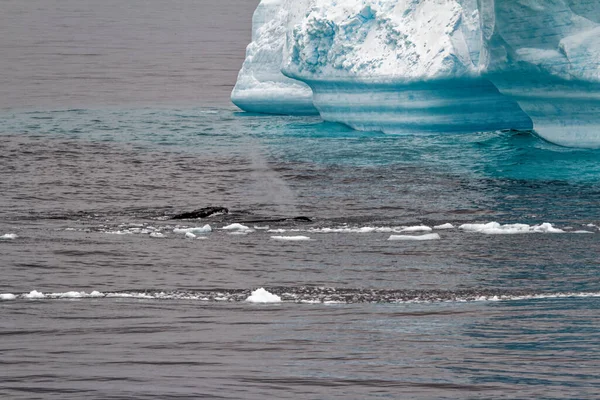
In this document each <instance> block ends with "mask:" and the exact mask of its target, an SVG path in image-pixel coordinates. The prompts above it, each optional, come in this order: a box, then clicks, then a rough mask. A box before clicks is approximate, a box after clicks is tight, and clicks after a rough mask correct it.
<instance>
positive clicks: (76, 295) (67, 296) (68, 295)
mask: <svg viewBox="0 0 600 400" xmlns="http://www.w3.org/2000/svg"><path fill="white" fill-rule="evenodd" d="M49 296H50V297H58V298H61V299H79V298H82V297H87V296H88V295H87V293H86V292H76V291H70V292H64V293H52V294H51V295H49Z"/></svg>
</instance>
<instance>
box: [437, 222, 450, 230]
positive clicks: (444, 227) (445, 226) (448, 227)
mask: <svg viewBox="0 0 600 400" xmlns="http://www.w3.org/2000/svg"><path fill="white" fill-rule="evenodd" d="M433 229H454V225H452V224H451V223H447V224H442V225H436V226H434V227H433Z"/></svg>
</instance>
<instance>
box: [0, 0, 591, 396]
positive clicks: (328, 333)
mask: <svg viewBox="0 0 600 400" xmlns="http://www.w3.org/2000/svg"><path fill="white" fill-rule="evenodd" d="M201 3H202V2H200V3H198V2H186V1H183V0H181V1H176V2H174V3H173V4H174V6H167V5H166V3H164V4H163V3H162V2H144V3H143V4H142V2H138V1H136V0H134V1H131V2H127V4H126V5H125V6H121V5H119V4H116V3H115V4H111V3H110V2H104V3H102V5H100V3H98V4H94V5H92V4H88V3H85V4H83V3H80V2H71V1H68V0H56V1H51V2H35V1H34V2H30V3H23V2H16V1H15V2H13V1H6V2H4V3H3V4H4V6H5V8H6V10H7V12H3V13H1V14H0V31H3V32H4V33H5V34H4V35H3V36H2V39H0V46H1V47H2V49H3V53H4V54H7V55H8V56H7V57H2V58H0V65H5V66H6V65H8V66H10V67H11V68H0V82H1V85H0V88H1V89H2V90H7V91H8V92H10V95H9V96H4V97H3V98H2V99H1V100H0V101H1V102H2V103H1V106H2V110H1V111H0V135H1V136H0V237H2V239H0V271H1V276H2V279H1V280H0V316H1V318H0V352H1V354H2V357H0V364H1V366H0V397H2V398H9V399H32V398H39V399H54V398H56V399H80V398H83V397H86V398H95V399H136V398H139V399H147V398H156V399H169V398H230V399H241V398H243V399H263V398H282V399H283V398H290V399H297V398H307V399H324V398H340V399H342V398H343V399H350V398H394V399H395V398H419V399H434V398H435V399H439V398H447V399H455V398H473V399H490V398H544V399H564V398H577V399H595V398H597V397H598V395H599V394H600V373H599V371H600V351H599V349H598V342H599V339H600V328H599V326H600V318H599V316H600V312H599V311H600V310H599V309H600V282H599V279H598V272H599V262H598V253H599V251H600V245H599V244H598V243H599V242H598V237H599V235H600V231H599V227H598V226H600V203H599V202H598V198H599V197H598V196H599V194H600V181H599V179H598V177H599V176H600V167H599V165H600V164H598V157H599V154H598V152H595V151H589V150H573V149H566V148H560V147H556V146H553V145H550V144H548V143H546V142H544V141H542V140H540V139H539V138H537V137H536V136H535V135H534V134H532V133H531V132H516V131H506V132H479V133H473V134H471V135H444V134H439V135H428V136H418V137H412V136H396V135H384V134H380V133H377V132H355V131H352V130H350V129H347V128H345V127H343V126H339V125H334V124H327V123H323V122H322V121H320V120H319V119H318V118H313V117H310V118H305V117H281V116H260V115H249V114H245V113H241V112H238V111H236V110H235V109H234V108H233V107H232V106H230V105H229V104H228V103H227V95H228V91H229V90H230V89H231V84H232V83H233V81H234V79H235V72H233V73H232V71H236V70H237V68H238V67H239V65H240V64H241V61H242V57H243V48H244V46H245V43H246V41H247V40H248V39H247V37H248V34H249V32H248V29H249V26H248V21H249V18H250V14H251V11H252V9H253V8H254V6H255V3H256V2H243V1H234V0H230V1H226V2H220V3H219V4H218V5H217V4H216V3H214V4H206V5H204V6H205V7H199V6H198V4H201ZM26 4H32V6H26ZM202 4H203V3H202ZM30 7H31V8H30ZM202 10H208V11H209V12H206V13H203V12H202ZM184 11H185V12H184ZM24 21H36V23H35V24H33V25H32V26H33V28H32V29H30V30H26V29H25V28H24V26H23V25H21V22H24ZM117 28H118V29H117ZM6 33H8V34H6ZM103 35H104V36H103ZM41 36H43V38H42V37H41ZM42 39H43V40H42ZM211 43H212V44H211ZM207 46H208V47H207ZM206 49H213V50H214V52H212V53H202V52H206V51H208V50H206ZM69 52H75V53H77V54H76V55H72V54H71V53H69ZM67 53H68V54H71V55H69V56H66V55H65V54H67ZM80 53H81V54H80ZM90 54H97V55H95V56H91V55H90ZM202 54H210V57H203V56H202ZM94 57H96V58H94ZM65 60H67V61H68V60H72V62H67V61H65ZM90 60H91V61H90ZM112 61H114V62H112ZM82 63H83V64H82ZM107 63H108V64H107ZM165 63H166V64H165ZM84 65H85V67H84ZM161 65H162V66H164V65H169V68H166V67H165V68H158V67H156V66H161ZM151 66H154V67H151ZM151 71H153V72H151ZM207 71H212V72H207ZM80 74H83V75H81V76H82V77H81V78H78V77H79V76H80ZM86 74H87V75H86ZM211 74H214V76H212V75H211ZM184 75H185V76H184ZM101 76H105V77H110V79H99V78H98V77H101ZM211 76H212V77H211ZM186 77H187V78H186ZM97 78H98V79H99V80H97ZM113 78H114V79H117V81H113V80H112V79H113ZM187 79H189V80H187ZM194 85H197V86H194ZM35 87H37V88H39V89H40V90H38V92H35V91H34V89H33V88H35ZM92 94H93V95H92ZM210 205H214V206H224V207H227V208H229V210H230V212H229V214H222V215H215V216H211V217H208V218H205V219H202V220H173V219H171V217H172V216H174V215H175V214H177V213H180V212H183V211H190V210H193V209H197V208H201V207H206V206H210ZM300 216H302V217H306V218H300V219H293V218H294V217H300ZM491 222H497V223H498V224H499V225H484V224H488V223H491ZM236 223H239V224H242V225H243V226H244V227H245V228H244V227H240V226H235V225H234V226H233V227H232V226H231V225H232V224H236ZM544 223H546V224H544ZM206 224H208V225H210V227H211V230H210V232H199V230H197V231H195V232H196V233H195V234H194V236H195V237H194V238H192V237H191V236H189V235H188V237H186V235H185V230H184V229H186V228H194V227H203V226H205V225H206ZM447 224H451V226H449V225H447ZM515 224H519V225H515ZM550 224H551V225H550ZM442 225H445V226H442ZM227 227H229V228H236V227H237V229H224V228H227ZM442 228H446V229H442ZM205 230H207V229H205ZM515 232H519V233H515ZM5 235H6V236H5ZM422 235H429V236H428V237H429V238H431V239H432V240H407V237H408V239H414V238H415V237H417V238H419V237H420V236H422ZM298 236H302V237H304V238H306V239H307V240H300V241H292V240H285V239H290V238H297V237H298ZM390 238H391V239H399V240H388V239H390ZM261 287H262V288H265V289H267V290H268V291H269V292H270V293H272V294H274V295H276V296H278V297H279V298H280V299H281V301H280V302H276V303H267V304H257V303H251V302H248V301H246V299H248V297H249V296H250V295H251V293H252V292H253V291H254V290H256V289H257V288H261Z"/></svg>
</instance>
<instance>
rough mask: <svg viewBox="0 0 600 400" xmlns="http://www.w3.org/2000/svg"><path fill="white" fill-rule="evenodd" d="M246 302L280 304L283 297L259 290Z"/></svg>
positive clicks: (262, 289)
mask: <svg viewBox="0 0 600 400" xmlns="http://www.w3.org/2000/svg"><path fill="white" fill-rule="evenodd" d="M246 301H248V302H250V303H279V302H281V297H279V296H277V295H276V294H273V293H270V292H268V291H266V290H265V289H264V288H259V289H256V290H255V291H253V292H252V294H250V296H248V298H247V299H246Z"/></svg>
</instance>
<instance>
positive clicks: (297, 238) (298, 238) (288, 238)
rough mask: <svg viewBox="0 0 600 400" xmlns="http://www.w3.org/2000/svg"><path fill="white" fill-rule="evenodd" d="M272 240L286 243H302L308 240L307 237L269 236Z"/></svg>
mask: <svg viewBox="0 0 600 400" xmlns="http://www.w3.org/2000/svg"><path fill="white" fill-rule="evenodd" d="M271 239H273V240H283V241H288V242H304V241H307V240H310V238H309V237H308V236H271Z"/></svg>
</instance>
